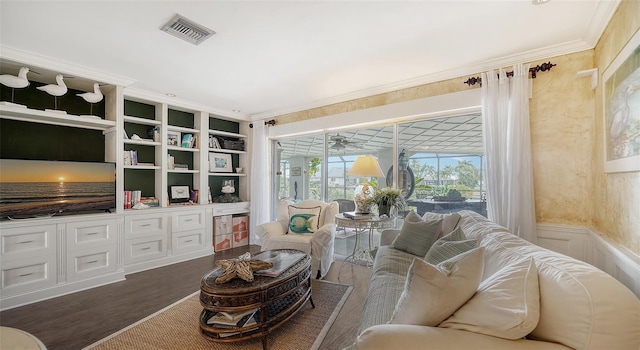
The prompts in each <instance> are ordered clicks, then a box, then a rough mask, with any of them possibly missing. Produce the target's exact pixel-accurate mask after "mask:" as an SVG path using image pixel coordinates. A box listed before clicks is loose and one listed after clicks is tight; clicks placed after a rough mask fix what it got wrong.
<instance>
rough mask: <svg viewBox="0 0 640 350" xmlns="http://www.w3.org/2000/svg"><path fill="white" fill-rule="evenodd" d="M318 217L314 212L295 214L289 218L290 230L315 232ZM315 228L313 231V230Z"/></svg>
mask: <svg viewBox="0 0 640 350" xmlns="http://www.w3.org/2000/svg"><path fill="white" fill-rule="evenodd" d="M316 222H318V217H317V216H316V215H314V214H294V215H292V216H291V218H290V219H289V232H293V233H313V232H314V231H315V230H314V229H313V227H314V226H317V224H316ZM312 230H313V231H312Z"/></svg>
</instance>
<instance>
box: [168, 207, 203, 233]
mask: <svg viewBox="0 0 640 350" xmlns="http://www.w3.org/2000/svg"><path fill="white" fill-rule="evenodd" d="M204 223H205V221H204V210H198V211H190V212H185V213H181V214H173V217H172V220H171V228H172V229H173V231H174V232H176V231H186V230H194V229H198V228H204Z"/></svg>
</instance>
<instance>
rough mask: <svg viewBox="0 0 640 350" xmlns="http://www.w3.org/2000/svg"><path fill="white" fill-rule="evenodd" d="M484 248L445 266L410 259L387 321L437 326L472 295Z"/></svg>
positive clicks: (479, 275)
mask: <svg viewBox="0 0 640 350" xmlns="http://www.w3.org/2000/svg"><path fill="white" fill-rule="evenodd" d="M483 255H484V247H480V248H476V249H474V250H472V251H470V252H468V253H466V254H464V257H463V258H462V259H460V260H458V261H457V262H455V263H453V264H451V265H449V267H448V268H446V267H445V265H446V264H445V263H443V264H441V265H431V264H428V263H427V262H425V261H424V260H422V259H413V262H412V263H411V266H410V267H409V272H408V275H407V280H406V282H405V286H404V290H403V292H402V295H400V299H399V300H398V302H397V304H396V308H395V310H394V311H393V315H392V316H391V320H390V321H389V323H397V324H412V325H422V326H437V325H438V324H440V323H441V322H442V321H443V320H445V319H446V318H448V317H449V316H451V314H453V313H454V312H455V311H456V310H457V309H458V308H459V307H460V306H461V305H463V304H464V303H465V302H466V301H467V300H469V298H471V297H472V296H473V293H475V291H476V288H478V284H479V283H480V278H481V277H482V268H483V261H484V259H483Z"/></svg>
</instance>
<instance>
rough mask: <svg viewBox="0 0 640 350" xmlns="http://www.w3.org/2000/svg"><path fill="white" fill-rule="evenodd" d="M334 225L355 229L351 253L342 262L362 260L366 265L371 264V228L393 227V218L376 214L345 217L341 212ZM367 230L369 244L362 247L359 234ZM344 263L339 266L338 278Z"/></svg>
mask: <svg viewBox="0 0 640 350" xmlns="http://www.w3.org/2000/svg"><path fill="white" fill-rule="evenodd" d="M336 226H337V227H345V228H352V229H355V230H356V234H355V236H356V244H355V245H354V246H353V253H352V254H351V255H349V256H348V257H347V258H346V259H344V262H348V261H349V260H351V261H352V262H354V263H355V262H356V261H357V260H363V261H366V262H367V266H371V265H372V264H373V256H371V254H372V253H373V251H374V249H373V230H375V229H388V228H393V227H394V218H392V217H385V218H381V217H379V216H377V215H375V216H372V217H370V218H366V219H362V218H359V219H351V218H348V217H345V216H344V215H342V214H336ZM367 230H368V231H369V246H368V247H362V240H361V239H360V235H361V234H362V233H364V232H366V231H367ZM344 265H345V264H342V266H340V271H339V272H338V279H340V272H341V271H342V267H343V266H344Z"/></svg>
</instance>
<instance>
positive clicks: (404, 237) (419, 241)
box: [391, 212, 442, 256]
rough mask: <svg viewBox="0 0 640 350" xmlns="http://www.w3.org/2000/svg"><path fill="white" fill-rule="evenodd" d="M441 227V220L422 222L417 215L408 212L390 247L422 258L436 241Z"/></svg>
mask: <svg viewBox="0 0 640 350" xmlns="http://www.w3.org/2000/svg"><path fill="white" fill-rule="evenodd" d="M416 217H417V219H415V218H416ZM441 225H442V219H439V220H434V221H422V218H421V217H420V216H419V215H418V214H415V212H410V213H409V214H408V215H407V217H406V218H405V220H404V223H403V224H402V228H401V229H400V234H398V236H397V237H396V238H395V239H394V240H393V243H391V245H392V246H393V247H394V248H396V249H399V250H402V251H405V252H407V253H410V254H413V255H417V256H424V255H425V254H426V253H427V252H428V251H429V248H431V245H432V244H433V242H435V241H436V239H437V237H438V232H440V227H441Z"/></svg>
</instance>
